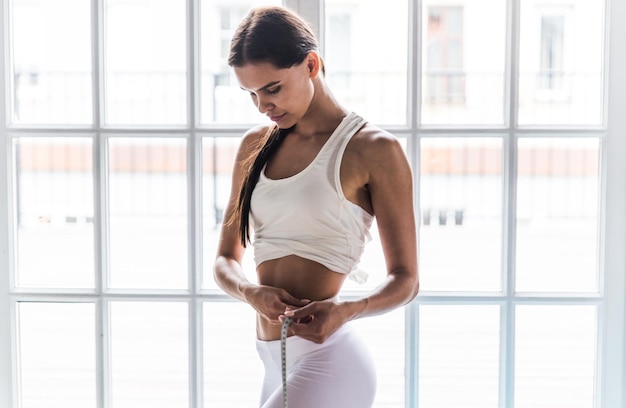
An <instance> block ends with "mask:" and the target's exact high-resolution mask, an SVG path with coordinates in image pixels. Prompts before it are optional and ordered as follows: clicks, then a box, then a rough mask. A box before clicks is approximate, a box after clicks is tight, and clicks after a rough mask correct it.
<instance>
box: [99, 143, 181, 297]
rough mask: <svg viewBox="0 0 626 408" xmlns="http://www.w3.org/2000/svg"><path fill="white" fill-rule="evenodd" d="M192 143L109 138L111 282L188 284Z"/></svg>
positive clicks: (134, 285)
mask: <svg viewBox="0 0 626 408" xmlns="http://www.w3.org/2000/svg"><path fill="white" fill-rule="evenodd" d="M186 147H187V145H186V141H185V140H184V139H166V138H113V139H109V166H108V167H109V182H110V187H109V198H110V203H109V212H110V244H109V245H110V254H111V260H110V271H111V278H110V282H109V283H110V286H111V287H117V288H119V287H124V288H168V289H181V288H186V287H187V255H188V254H187V177H186V175H187V173H186V171H187V159H186Z"/></svg>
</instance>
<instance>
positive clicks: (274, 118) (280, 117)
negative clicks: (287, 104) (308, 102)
mask: <svg viewBox="0 0 626 408" xmlns="http://www.w3.org/2000/svg"><path fill="white" fill-rule="evenodd" d="M285 115H286V114H285V113H283V114H282V115H276V116H270V119H271V120H272V121H274V122H278V121H280V120H281V119H282V118H284V117H285Z"/></svg>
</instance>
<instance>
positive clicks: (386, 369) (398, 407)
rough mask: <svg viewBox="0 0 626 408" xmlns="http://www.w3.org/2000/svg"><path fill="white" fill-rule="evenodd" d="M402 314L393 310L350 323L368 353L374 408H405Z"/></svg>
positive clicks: (404, 348) (403, 328) (398, 310)
mask: <svg viewBox="0 0 626 408" xmlns="http://www.w3.org/2000/svg"><path fill="white" fill-rule="evenodd" d="M404 322H405V310H404V308H399V309H396V310H394V311H392V312H390V313H386V314H384V315H379V316H374V317H367V318H365V319H358V320H355V321H353V322H352V323H350V324H352V325H354V327H355V328H356V330H357V331H358V333H359V336H361V337H362V338H363V340H364V341H365V343H366V345H367V347H368V348H369V349H370V351H371V353H372V357H373V358H374V364H375V366H376V380H377V389H376V399H375V400H374V405H373V406H374V407H385V408H405V405H404V402H405V397H404V391H405V389H406V388H405V375H404V374H405V372H406V367H405V366H406V364H407V362H408V357H407V356H406V354H405V351H406V347H405V339H406V336H405V325H404ZM347 392H357V390H347Z"/></svg>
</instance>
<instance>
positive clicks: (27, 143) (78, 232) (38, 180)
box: [13, 137, 95, 288]
mask: <svg viewBox="0 0 626 408" xmlns="http://www.w3.org/2000/svg"><path fill="white" fill-rule="evenodd" d="M13 160H14V162H15V169H16V172H15V191H14V194H15V197H16V204H17V206H16V217H17V219H16V220H15V225H16V227H17V228H16V231H17V245H16V246H17V268H16V270H17V279H16V283H17V285H18V286H30V287H33V286H40V287H41V286H43V287H68V288H85V287H93V286H94V265H95V261H94V226H93V174H92V170H93V163H92V142H91V139H90V138H78V137H73V138H62V137H58V138H48V137H46V138H19V139H15V146H14V159H13Z"/></svg>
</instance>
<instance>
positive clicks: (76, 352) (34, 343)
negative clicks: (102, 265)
mask: <svg viewBox="0 0 626 408" xmlns="http://www.w3.org/2000/svg"><path fill="white" fill-rule="evenodd" d="M95 316H96V315H95V306H94V304H93V303H26V302H20V303H18V325H17V326H18V328H19V333H18V336H17V339H18V348H19V355H18V364H19V373H20V377H19V381H20V395H19V399H20V404H19V406H20V407H21V408H56V407H64V408H89V407H92V408H95V407H96V406H97V403H96V352H95V350H96V328H95ZM16 406H17V405H16Z"/></svg>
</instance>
